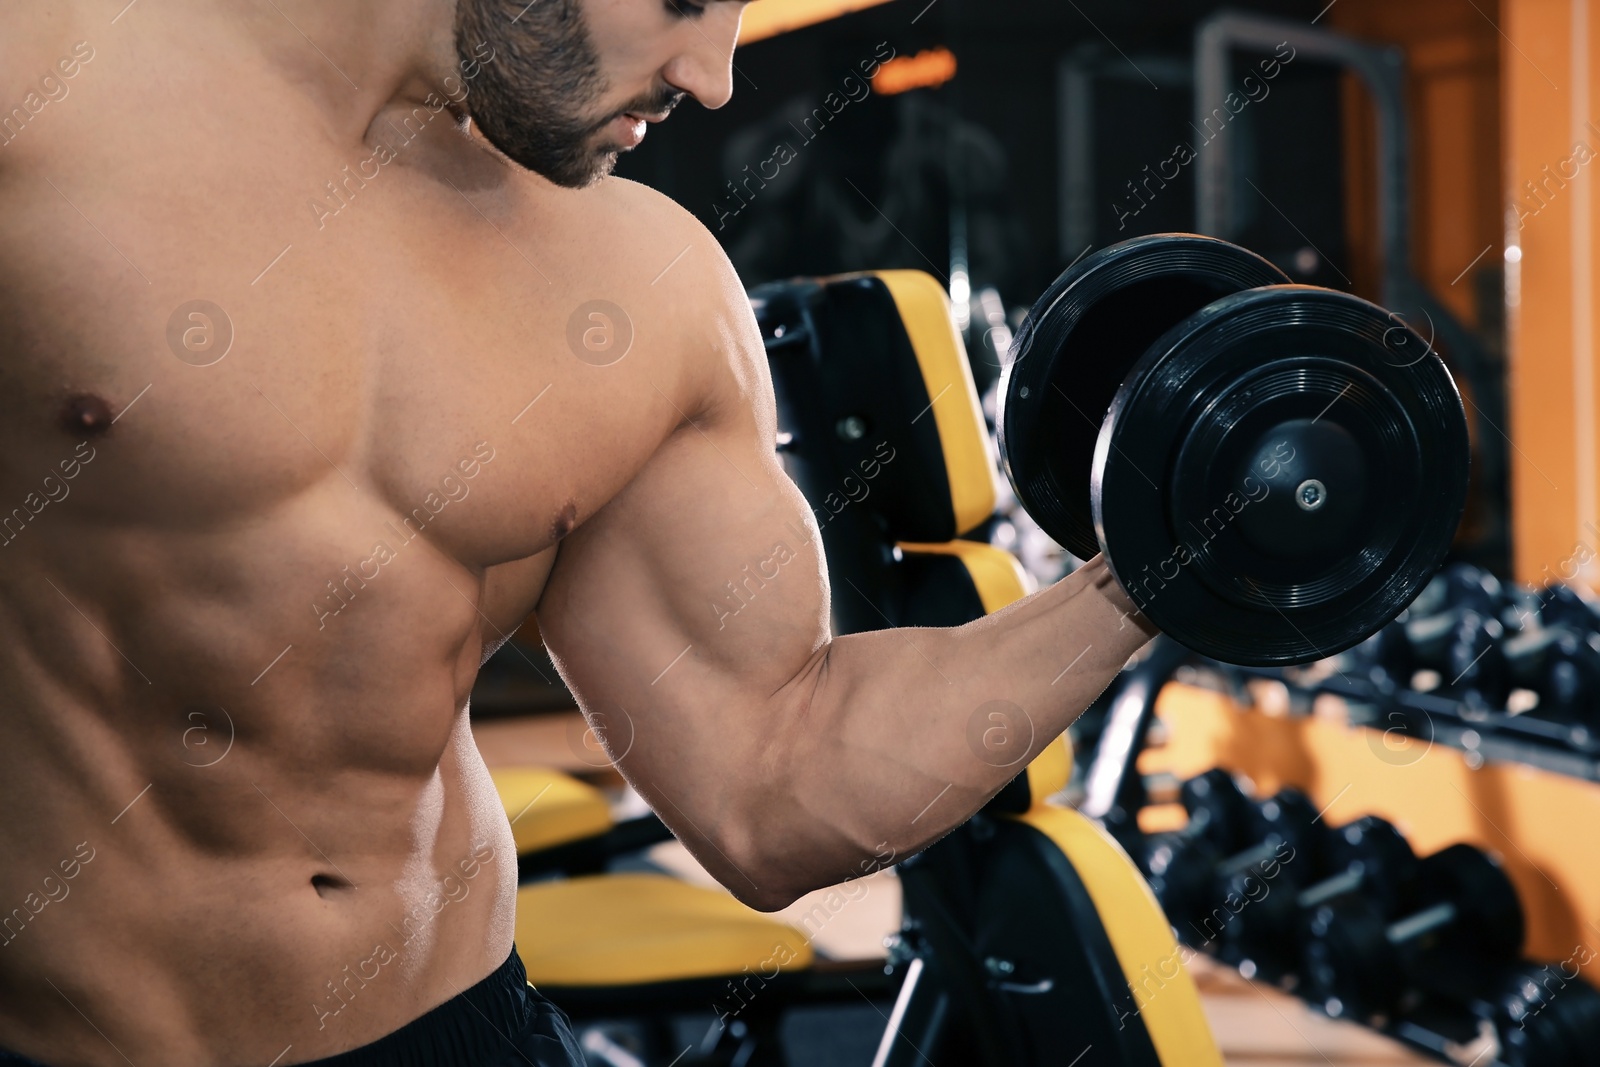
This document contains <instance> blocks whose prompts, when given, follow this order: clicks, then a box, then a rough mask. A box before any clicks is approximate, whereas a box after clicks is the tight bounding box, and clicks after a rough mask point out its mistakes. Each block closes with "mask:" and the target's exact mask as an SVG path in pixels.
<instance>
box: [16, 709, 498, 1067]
mask: <svg viewBox="0 0 1600 1067" xmlns="http://www.w3.org/2000/svg"><path fill="white" fill-rule="evenodd" d="M218 710H220V709H218ZM99 718H100V717H99V716H94V715H90V714H87V713H85V712H82V711H80V710H77V709H72V708H63V709H61V713H60V715H59V716H58V717H56V718H55V719H54V720H53V721H54V723H55V724H56V726H57V727H58V728H57V729H52V730H49V731H48V732H47V733H46V732H45V731H42V730H41V729H39V727H38V725H37V720H34V721H30V720H28V719H22V720H20V722H19V725H20V726H21V729H20V731H19V733H20V734H21V736H20V737H16V738H14V739H13V741H12V742H11V743H8V744H7V745H6V746H4V747H5V748H6V749H8V750H9V751H8V752H5V753H3V754H0V772H3V773H0V776H5V777H12V783H11V784H12V785H13V786H15V785H16V784H18V782H19V781H21V782H22V783H23V784H24V788H23V789H22V790H21V791H19V792H16V793H14V792H13V789H11V788H4V789H3V792H4V793H6V794H11V795H12V796H13V797H16V796H20V797H23V798H24V799H23V800H22V801H21V802H20V808H21V810H18V811H14V812H12V813H11V814H10V816H9V817H7V818H6V819H4V820H3V823H4V824H8V825H4V826H0V855H3V856H4V857H5V859H6V863H5V864H4V868H3V869H0V894H3V895H0V909H4V910H3V912H0V1048H5V1049H8V1050H10V1051H14V1052H18V1053H21V1054H23V1055H26V1056H29V1057H31V1058H34V1059H37V1060H40V1061H41V1062H43V1063H46V1064H53V1065H54V1064H68V1063H83V1064H95V1065H98V1064H102V1063H103V1064H121V1063H125V1062H128V1061H129V1060H131V1061H132V1062H134V1063H155V1062H159V1063H163V1064H170V1065H173V1067H190V1065H193V1067H201V1065H204V1067H219V1065H222V1064H258V1065H259V1064H267V1063H276V1064H279V1065H289V1064H294V1063H301V1062H305V1061H307V1060H311V1059H317V1058H320V1057H324V1056H329V1055H333V1054H335V1053H337V1052H341V1051H344V1050H347V1049H351V1048H356V1047H359V1046H361V1045H364V1044H368V1043H370V1042H372V1041H374V1040H376V1039H378V1038H379V1037H382V1036H383V1035H385V1034H387V1033H390V1032H392V1031H394V1030H396V1029H398V1028H400V1027H401V1026H403V1025H404V1024H406V1023H407V1022H409V1021H411V1020H412V1019H415V1018H417V1017H419V1016H421V1015H422V1014H424V1013H426V1012H427V1011H429V1010H430V1009H432V1008H433V1007H435V1006H437V1005H439V1004H441V1003H443V1002H444V1001H446V1000H449V999H450V998H451V997H453V996H455V995H456V994H457V993H459V992H461V991H463V990H465V989H466V988H468V987H470V986H471V985H473V984H475V983H477V982H478V981H480V980H481V979H483V978H484V977H485V976H487V975H488V974H489V973H491V972H492V971H493V970H494V969H495V968H496V967H497V966H499V964H501V963H502V962H503V961H504V960H505V958H506V956H507V955H508V954H509V952H510V951H511V937H512V921H513V909H514V903H515V890H516V856H515V846H514V844H513V842H512V839H511V832H510V827H509V825H508V824H507V823H506V819H505V815H504V812H503V810H502V809H501V807H500V805H499V803H498V801H497V800H496V797H495V794H494V789H493V785H492V783H491V781H490V779H489V776H488V772H487V770H486V769H485V767H484V765H483V761H482V758H481V757H480V756H479V755H478V751H477V748H476V746H475V745H474V744H473V741H472V736H471V730H470V727H469V724H468V721H467V715H466V711H465V709H464V708H463V709H462V710H461V711H460V712H458V713H456V714H455V715H454V718H453V719H452V720H451V725H450V726H449V728H448V734H447V740H446V742H445V745H444V749H443V752H442V754H441V755H440V757H439V760H438V764H437V768H436V769H435V770H434V771H433V773H432V774H423V775H414V774H403V773H394V772H393V771H392V770H386V771H384V772H381V773H380V772H377V771H374V770H371V769H363V768H360V767H357V768H355V769H341V768H340V766H338V765H337V764H336V763H335V762H330V761H325V760H316V759H315V758H314V757H312V759H311V760H306V759H305V758H303V756H304V754H303V752H297V751H296V748H297V747H298V746H295V745H292V744H291V745H287V746H285V745H278V746H276V747H275V748H274V746H272V745H271V744H270V743H269V744H266V745H263V744H262V743H261V742H260V740H259V739H255V740H252V739H247V738H246V737H245V736H244V735H245V734H246V733H247V731H243V730H240V729H239V728H238V727H239V724H238V723H237V722H234V723H231V724H230V723H225V722H224V721H223V719H222V717H221V716H220V715H218V714H216V713H215V712H213V713H212V715H211V716H210V717H209V721H206V722H204V723H202V721H201V719H200V718H199V717H196V718H193V719H192V720H191V721H193V722H194V723H195V725H194V726H191V727H190V731H191V733H190V735H189V736H188V737H187V738H186V739H185V742H184V743H185V744H186V746H187V747H186V749H185V752H186V757H185V758H184V759H183V760H181V761H173V760H170V759H168V760H166V761H165V763H166V764H167V766H166V767H160V766H158V765H157V764H156V763H155V762H153V761H144V760H142V759H141V753H138V752H133V753H130V752H128V751H126V750H121V751H119V750H115V749H110V748H101V747H100V746H101V745H102V744H103V743H104V742H105V741H106V740H107V738H108V730H107V726H106V724H105V722H104V720H103V719H101V720H100V721H98V722H97V721H96V719H99ZM195 730H204V731H206V734H207V736H202V735H198V734H195V733H193V731H195ZM230 742H231V743H230ZM19 745H20V746H21V748H20V749H19ZM34 745H37V746H39V747H38V748H36V750H35V752H36V754H37V755H38V756H39V757H40V758H39V759H37V760H33V761H27V762H26V763H19V762H17V757H18V756H19V755H20V754H21V753H22V751H25V750H26V748H28V747H29V746H34ZM85 756H98V757H100V758H99V759H84V758H83V757H85ZM213 761H214V762H213ZM63 763H65V764H68V765H76V776H75V777H77V778H78V780H76V781H74V780H71V779H65V778H64V776H63V775H61V774H60V773H59V771H60V770H61V769H62V768H61V764H63ZM174 763H177V765H176V766H173V764H174ZM51 764H55V765H56V766H55V767H53V768H51V767H50V765H51ZM185 764H186V766H185ZM140 765H142V772H143V773H144V774H147V775H148V776H149V779H150V781H149V787H148V788H147V789H145V790H144V791H143V792H137V790H129V789H126V788H124V789H123V793H122V798H123V800H124V802H126V807H123V808H122V810H121V811H118V810H116V808H115V807H107V808H106V810H103V811H102V810H101V809H102V807H105V806H104V805H102V804H101V803H99V801H98V798H99V797H100V796H102V795H105V794H106V787H107V786H108V783H110V782H123V781H127V780H129V776H128V772H129V771H130V769H132V770H140V769H141V767H140ZM47 768H48V769H49V772H54V773H49V772H47V773H43V774H41V773H40V772H41V771H46V769H47ZM13 775H15V776H13ZM139 776H140V775H139V774H135V775H134V778H137V777H139ZM134 793H137V795H133V794H134ZM27 798H31V799H27ZM130 800H131V802H128V801H130ZM118 806H121V805H118Z"/></svg>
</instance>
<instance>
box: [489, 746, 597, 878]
mask: <svg viewBox="0 0 1600 1067" xmlns="http://www.w3.org/2000/svg"><path fill="white" fill-rule="evenodd" d="M489 777H490V778H491V779H492V780H493V781H494V788H495V792H496V793H498V794H499V795H500V803H501V805H502V806H504V808H505V810H506V818H507V819H509V820H510V822H511V836H512V838H513V839H514V840H515V841H516V843H517V855H519V856H525V855H527V854H528V853H530V852H537V851H539V850H540V849H546V848H552V847H554V846H556V845H564V844H568V843H569V842H572V841H577V840H580V839H582V838H585V837H593V836H595V835H597V834H603V833H605V832H606V831H607V830H609V829H611V827H612V825H613V823H614V820H613V819H612V817H611V806H610V805H609V804H608V803H606V797H605V794H604V793H602V792H601V791H600V790H598V789H596V788H595V787H594V786H592V785H589V784H588V783H587V782H580V781H578V780H577V779H576V778H573V777H572V776H571V775H567V774H562V773H561V772H560V771H556V770H550V769H548V768H545V767H499V768H495V769H492V770H490V771H489Z"/></svg>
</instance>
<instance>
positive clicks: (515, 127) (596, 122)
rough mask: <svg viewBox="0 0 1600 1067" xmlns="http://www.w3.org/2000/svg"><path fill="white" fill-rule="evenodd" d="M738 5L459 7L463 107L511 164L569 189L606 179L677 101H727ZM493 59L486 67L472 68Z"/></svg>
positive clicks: (511, 1)
mask: <svg viewBox="0 0 1600 1067" xmlns="http://www.w3.org/2000/svg"><path fill="white" fill-rule="evenodd" d="M743 8H744V4H743V3H742V2H740V0H700V2H696V0H533V2H532V3H529V2H528V0H458V3H457V7H456V51H457V52H458V53H459V55H460V59H461V61H462V62H463V64H467V63H469V62H471V63H473V64H474V65H478V64H479V63H481V71H480V73H479V74H478V76H477V78H476V79H475V80H474V84H473V90H472V94H471V95H470V96H469V97H468V98H467V101H466V105H467V109H468V111H469V112H470V113H471V115H472V121H473V122H474V124H476V125H477V127H478V128H479V129H480V130H482V131H483V134H484V136H485V137H487V138H488V139H489V141H490V143H492V144H493V145H494V146H495V147H496V148H498V149H500V151H502V152H504V153H505V154H506V155H507V156H509V157H510V158H511V159H512V160H514V161H515V162H517V163H519V164H521V165H522V166H524V167H527V168H528V169H529V170H532V171H534V172H536V173H538V174H542V175H544V177H546V178H548V179H550V180H551V181H553V182H555V183H556V184H557V185H564V186H568V187H571V188H579V187H581V186H585V185H588V184H590V183H592V182H595V181H598V180H599V179H600V178H603V177H604V176H605V175H607V174H609V173H611V169H612V168H613V167H614V166H615V165H616V162H617V156H618V154H619V153H622V152H626V151H628V150H629V149H631V148H633V147H634V146H635V145H637V144H638V143H639V142H640V140H642V139H643V138H644V131H645V124H646V122H650V121H659V120H661V119H663V118H665V117H666V116H667V113H668V112H669V111H671V110H672V109H673V108H674V107H675V106H677V104H678V102H679V101H680V100H682V99H683V97H684V96H693V97H695V98H696V99H697V100H698V101H699V102H700V103H701V104H703V105H705V106H706V107H709V108H717V107H721V106H722V105H723V104H725V103H726V102H727V100H728V97H729V96H730V95H732V92H733V82H732V62H733V47H734V44H735V42H736V40H737V38H738V35H739V18H740V15H741V14H742V12H743ZM485 44H487V45H488V46H489V47H490V48H492V49H493V50H494V51H493V56H494V59H493V60H492V61H490V62H481V61H482V60H483V58H484V56H485V55H486V54H488V53H487V51H486V50H485V49H483V47H482V46H483V45H485Z"/></svg>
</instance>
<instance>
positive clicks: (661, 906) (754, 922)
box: [516, 873, 815, 987]
mask: <svg viewBox="0 0 1600 1067" xmlns="http://www.w3.org/2000/svg"><path fill="white" fill-rule="evenodd" d="M516 941H517V952H518V953H519V954H520V955H521V956H522V962H523V965H524V966H525V967H526V968H527V970H528V980H529V981H530V982H532V983H533V984H534V985H536V986H540V987H544V986H565V987H572V986H589V987H594V986H607V987H610V986H633V985H645V984H649V983H653V982H670V981H682V980H684V979H694V978H720V977H724V976H727V975H740V974H744V973H745V972H746V970H748V971H749V972H750V973H757V974H768V975H770V974H771V973H772V972H773V970H774V968H776V969H778V970H781V971H798V970H804V969H806V968H809V967H810V966H811V965H812V963H813V961H814V959H815V956H814V954H813V952H812V950H811V945H810V943H809V942H808V941H807V940H806V937H805V934H804V933H803V932H802V931H800V930H797V929H795V928H794V927H792V926H789V925H788V924H786V923H781V922H776V921H774V920H773V919H770V918H768V917H767V916H765V915H762V914H761V913H760V912H757V911H755V910H753V909H751V908H748V907H746V906H745V905H743V904H741V903H739V902H738V901H737V900H735V899H734V898H733V897H731V896H729V895H728V894H727V893H724V892H721V891H720V890H715V889H705V888H702V887H700V886H694V885H690V884H688V883H687V882H682V881H679V880H678V879H676V878H673V877H671V876H669V875H664V874H646V873H624V874H604V875H591V876H584V877H579V878H569V879H563V880H559V881H550V882H539V883H535V884H533V885H527V886H523V887H522V888H521V889H519V890H518V891H517V918H516Z"/></svg>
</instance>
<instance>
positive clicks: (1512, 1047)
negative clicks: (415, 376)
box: [1472, 962, 1600, 1067]
mask: <svg viewBox="0 0 1600 1067" xmlns="http://www.w3.org/2000/svg"><path fill="white" fill-rule="evenodd" d="M1557 966H1558V965H1555V964H1537V963H1529V962H1518V963H1515V964H1513V965H1511V966H1510V967H1509V968H1507V969H1505V971H1504V972H1503V973H1501V974H1500V975H1498V976H1497V977H1498V981H1497V982H1496V984H1495V985H1493V986H1491V987H1490V988H1489V989H1488V990H1486V995H1484V996H1481V997H1477V998H1474V1001H1473V1005H1472V1006H1473V1009H1474V1013H1475V1014H1476V1015H1477V1016H1478V1017H1479V1018H1481V1019H1486V1020H1487V1021H1489V1022H1490V1023H1492V1024H1493V1025H1494V1028H1495V1033H1496V1036H1498V1037H1499V1039H1500V1055H1499V1057H1498V1060H1497V1062H1499V1063H1501V1064H1504V1065H1505V1067H1590V1065H1591V1064H1593V1063H1594V1061H1595V1050H1596V1049H1597V1048H1600V991H1597V990H1596V989H1595V988H1594V987H1593V986H1591V985H1590V984H1589V983H1588V982H1587V981H1586V980H1584V979H1583V978H1582V977H1580V976H1577V975H1576V974H1574V975H1572V976H1568V975H1567V974H1566V973H1565V972H1564V971H1558V970H1557Z"/></svg>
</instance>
